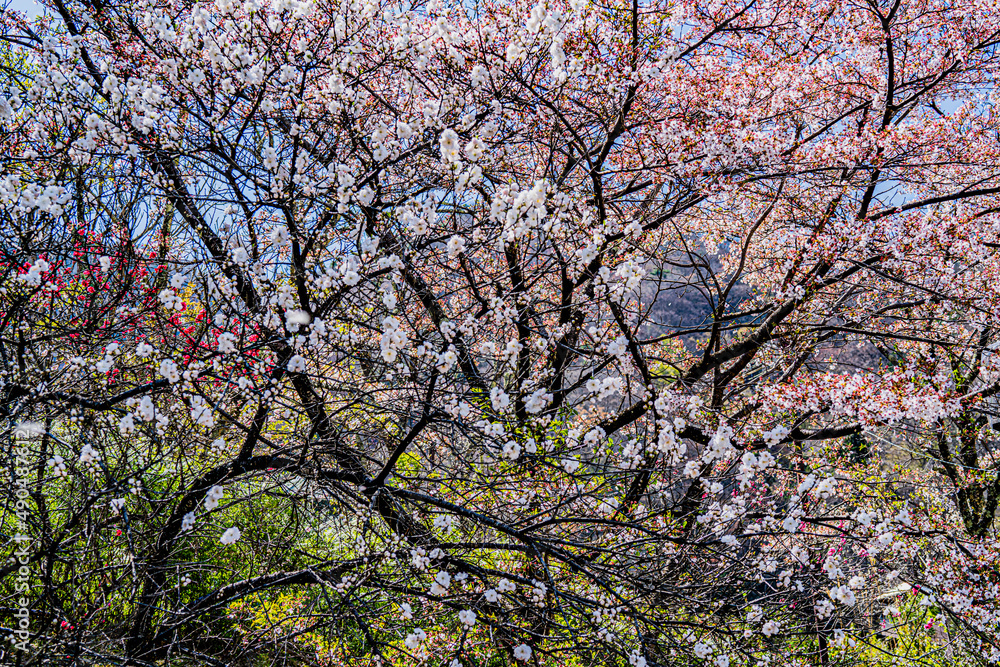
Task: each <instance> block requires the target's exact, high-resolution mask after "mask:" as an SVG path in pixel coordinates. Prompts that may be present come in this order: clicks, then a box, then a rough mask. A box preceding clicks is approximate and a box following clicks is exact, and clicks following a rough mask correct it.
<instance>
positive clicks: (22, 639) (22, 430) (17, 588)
mask: <svg viewBox="0 0 1000 667" xmlns="http://www.w3.org/2000/svg"><path fill="white" fill-rule="evenodd" d="M44 428H45V427H44V426H43V425H42V424H40V423H38V422H21V423H20V424H18V425H17V426H15V427H14V443H13V444H14V447H13V450H12V453H13V457H14V498H13V501H14V516H15V523H14V553H13V556H12V557H11V560H12V561H13V563H14V564H15V565H17V570H16V573H15V576H14V592H15V595H16V599H15V602H16V609H15V611H14V621H15V623H14V624H13V625H14V627H13V628H12V630H13V635H12V637H11V640H12V644H13V647H14V650H15V651H25V652H27V651H28V640H29V639H30V638H31V609H30V608H29V602H30V600H29V599H28V597H27V595H28V592H29V591H30V590H31V583H30V582H31V544H32V542H33V541H34V540H32V538H31V536H30V534H29V532H30V527H29V523H28V513H29V512H30V511H31V505H30V503H31V500H30V498H31V491H30V490H29V484H30V483H31V479H30V478H31V471H32V469H33V467H34V466H33V465H32V461H31V457H32V455H33V452H32V449H31V448H30V447H29V446H28V445H29V443H30V442H31V441H32V440H35V439H37V438H39V437H40V436H41V435H42V433H43V432H44ZM0 651H2V649H0Z"/></svg>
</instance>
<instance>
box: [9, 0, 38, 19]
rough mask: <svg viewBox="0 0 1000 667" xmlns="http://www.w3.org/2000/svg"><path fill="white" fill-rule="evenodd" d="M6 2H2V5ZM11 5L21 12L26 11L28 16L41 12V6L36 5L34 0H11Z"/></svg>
mask: <svg viewBox="0 0 1000 667" xmlns="http://www.w3.org/2000/svg"><path fill="white" fill-rule="evenodd" d="M2 4H4V3H2V2H0V5H2ZM9 7H10V8H11V9H16V10H17V11H19V12H24V13H25V14H27V15H28V16H36V15H38V14H39V13H40V12H41V7H40V6H38V5H36V4H35V2H34V0H10V5H9Z"/></svg>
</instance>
